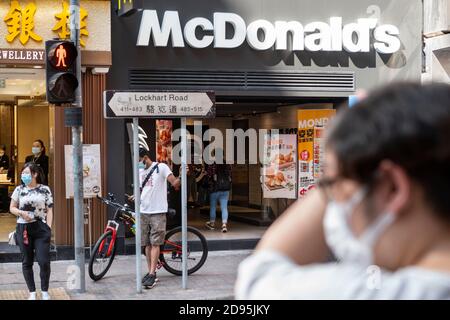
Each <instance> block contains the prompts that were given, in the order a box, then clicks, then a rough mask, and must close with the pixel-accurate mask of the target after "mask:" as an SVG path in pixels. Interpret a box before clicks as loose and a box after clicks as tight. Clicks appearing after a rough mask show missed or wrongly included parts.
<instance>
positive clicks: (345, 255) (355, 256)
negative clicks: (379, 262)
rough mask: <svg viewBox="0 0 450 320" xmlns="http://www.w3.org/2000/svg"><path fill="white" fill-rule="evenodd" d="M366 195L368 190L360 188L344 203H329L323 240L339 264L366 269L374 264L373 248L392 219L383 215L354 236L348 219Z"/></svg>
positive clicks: (389, 214) (387, 215) (392, 215)
mask: <svg viewBox="0 0 450 320" xmlns="http://www.w3.org/2000/svg"><path fill="white" fill-rule="evenodd" d="M366 194H367V188H362V189H360V190H358V191H357V192H356V193H355V194H354V195H353V196H352V198H350V200H348V201H346V202H341V203H338V202H336V201H330V202H329V203H328V206H327V209H326V212H325V217H324V222H323V223H324V232H325V239H326V242H327V244H328V246H329V247H330V248H331V250H332V251H333V253H334V255H335V257H336V258H337V259H338V260H339V261H341V262H344V263H347V262H350V263H357V264H361V265H365V266H369V265H372V264H374V253H373V251H374V247H375V245H376V243H377V242H378V240H379V238H380V236H381V235H382V233H383V232H384V231H385V230H386V229H387V228H388V227H389V226H390V225H391V224H392V223H393V222H394V220H395V215H394V214H393V213H390V212H386V213H383V214H381V215H380V216H379V217H378V218H377V219H376V220H375V222H373V223H372V224H371V225H370V226H368V227H367V228H366V229H365V230H364V232H363V233H362V234H361V235H360V236H359V237H356V236H355V235H354V233H353V232H352V230H351V228H350V217H351V215H352V214H353V211H354V210H355V208H356V207H357V206H358V205H359V204H360V203H361V201H362V200H363V199H364V197H365V196H366Z"/></svg>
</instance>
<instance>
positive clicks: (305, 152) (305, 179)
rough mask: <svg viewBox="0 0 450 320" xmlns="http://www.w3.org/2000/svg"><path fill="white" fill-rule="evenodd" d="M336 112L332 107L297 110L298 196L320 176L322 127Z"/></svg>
mask: <svg viewBox="0 0 450 320" xmlns="http://www.w3.org/2000/svg"><path fill="white" fill-rule="evenodd" d="M335 114H336V110H334V109H317V110H298V112H297V119H298V159H299V161H298V196H299V198H302V197H304V196H305V194H306V193H307V192H308V190H311V189H313V188H314V187H315V184H316V179H318V178H320V176H321V173H322V172H321V166H322V163H321V162H322V161H323V128H325V127H326V125H327V124H328V122H329V121H330V119H331V118H332V117H333V116H334V115H335Z"/></svg>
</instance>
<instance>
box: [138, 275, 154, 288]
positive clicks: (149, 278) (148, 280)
mask: <svg viewBox="0 0 450 320" xmlns="http://www.w3.org/2000/svg"><path fill="white" fill-rule="evenodd" d="M157 282H158V278H157V277H156V273H153V274H147V275H146V276H145V277H144V279H142V285H143V286H144V287H145V289H151V288H153V287H154V286H155V285H156V283H157Z"/></svg>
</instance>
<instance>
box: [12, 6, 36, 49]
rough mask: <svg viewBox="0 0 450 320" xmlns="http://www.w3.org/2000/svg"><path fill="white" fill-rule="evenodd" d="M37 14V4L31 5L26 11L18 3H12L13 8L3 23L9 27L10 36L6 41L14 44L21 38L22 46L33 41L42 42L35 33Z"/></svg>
mask: <svg viewBox="0 0 450 320" xmlns="http://www.w3.org/2000/svg"><path fill="white" fill-rule="evenodd" d="M35 13H36V4H34V3H29V4H28V5H27V6H26V7H25V8H24V9H22V8H21V7H20V5H19V2H18V1H11V6H10V9H9V11H8V13H7V14H6V16H5V18H4V19H3V21H5V22H6V25H7V26H8V34H7V35H6V37H5V38H6V41H8V42H10V43H11V42H13V41H14V39H15V38H16V37H17V36H19V35H20V36H19V40H20V42H21V43H22V44H25V43H27V42H28V40H30V38H31V39H33V40H35V41H42V38H41V37H40V36H39V35H37V34H36V33H34V31H33V29H34V14H35Z"/></svg>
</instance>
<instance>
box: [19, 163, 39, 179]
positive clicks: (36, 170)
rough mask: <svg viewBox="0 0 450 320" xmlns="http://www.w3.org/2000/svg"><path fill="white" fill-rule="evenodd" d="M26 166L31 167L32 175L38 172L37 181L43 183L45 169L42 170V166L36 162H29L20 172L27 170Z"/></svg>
mask: <svg viewBox="0 0 450 320" xmlns="http://www.w3.org/2000/svg"><path fill="white" fill-rule="evenodd" d="M26 168H30V172H31V174H32V175H34V174H36V173H37V177H36V182H37V183H39V184H42V183H43V181H44V171H43V170H42V168H41V167H40V166H38V165H37V164H35V163H34V162H27V163H25V165H24V166H23V168H22V171H20V173H22V172H23V170H25V169H26Z"/></svg>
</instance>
